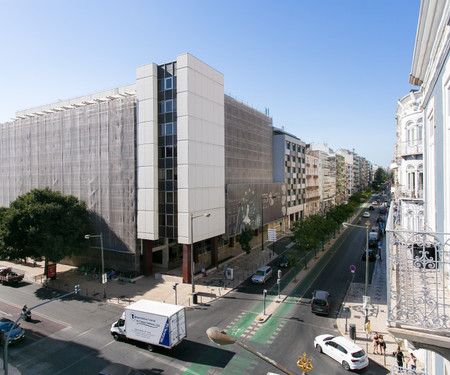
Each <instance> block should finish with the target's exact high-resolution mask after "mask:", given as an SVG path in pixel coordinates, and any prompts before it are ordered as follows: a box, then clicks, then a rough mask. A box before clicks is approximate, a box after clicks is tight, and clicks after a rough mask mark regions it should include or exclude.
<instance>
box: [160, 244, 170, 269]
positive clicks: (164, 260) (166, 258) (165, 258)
mask: <svg viewBox="0 0 450 375" xmlns="http://www.w3.org/2000/svg"><path fill="white" fill-rule="evenodd" d="M161 251H162V266H163V267H164V268H169V248H167V247H165V248H164V249H162V250H161Z"/></svg>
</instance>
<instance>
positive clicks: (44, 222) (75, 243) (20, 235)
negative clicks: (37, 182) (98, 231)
mask: <svg viewBox="0 0 450 375" xmlns="http://www.w3.org/2000/svg"><path fill="white" fill-rule="evenodd" d="M1 219H2V220H1V226H0V228H1V232H0V236H1V244H2V250H3V255H4V256H7V257H8V258H9V259H11V260H16V259H24V258H26V257H31V258H33V259H41V258H44V259H45V262H46V265H47V263H48V261H50V262H53V263H57V262H59V261H61V260H62V259H63V258H65V257H70V256H72V255H77V254H82V253H83V252H84V251H86V250H87V249H88V246H89V242H88V241H86V240H85V239H84V236H85V234H86V233H89V232H90V230H89V229H90V225H89V222H90V221H89V212H88V210H87V209H86V203H85V202H83V201H79V200H78V198H76V197H74V196H72V195H67V196H63V195H62V194H61V193H60V192H57V191H51V190H50V189H49V188H45V189H33V190H31V191H29V192H28V193H26V194H24V195H22V196H19V197H18V198H17V199H16V200H15V201H13V202H11V204H10V207H9V208H8V209H7V210H6V211H3V212H2V215H1ZM46 269H47V267H45V268H44V270H46Z"/></svg>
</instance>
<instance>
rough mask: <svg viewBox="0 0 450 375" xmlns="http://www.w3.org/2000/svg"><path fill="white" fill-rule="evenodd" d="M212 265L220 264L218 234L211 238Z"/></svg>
mask: <svg viewBox="0 0 450 375" xmlns="http://www.w3.org/2000/svg"><path fill="white" fill-rule="evenodd" d="M211 266H213V267H218V266H219V240H218V238H217V236H216V237H213V238H211Z"/></svg>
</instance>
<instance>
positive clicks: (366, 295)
mask: <svg viewBox="0 0 450 375" xmlns="http://www.w3.org/2000/svg"><path fill="white" fill-rule="evenodd" d="M364 224H365V226H363V225H356V224H350V223H342V225H343V226H344V227H355V228H362V229H365V230H366V278H365V288H364V294H365V296H364V297H366V298H367V297H368V296H369V226H370V221H369V220H367V221H366V222H365V223H364ZM364 300H365V299H364ZM364 302H365V305H366V316H365V321H364V324H365V323H367V320H368V319H369V307H368V304H367V301H366V300H365V301H364Z"/></svg>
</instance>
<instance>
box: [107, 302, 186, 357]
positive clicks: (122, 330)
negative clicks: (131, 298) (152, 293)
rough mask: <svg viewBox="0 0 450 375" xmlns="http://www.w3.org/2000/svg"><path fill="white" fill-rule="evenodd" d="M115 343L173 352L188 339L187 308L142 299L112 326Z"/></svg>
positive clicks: (128, 308) (126, 309) (131, 306)
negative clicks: (132, 342) (137, 343)
mask: <svg viewBox="0 0 450 375" xmlns="http://www.w3.org/2000/svg"><path fill="white" fill-rule="evenodd" d="M111 335H112V336H113V337H114V340H120V339H125V340H128V339H131V340H137V341H141V342H144V343H146V344H148V349H149V350H153V346H162V347H164V348H168V349H171V348H173V347H174V346H175V345H178V344H179V343H180V342H181V341H182V340H183V339H184V338H185V337H186V310H185V308H184V306H178V305H171V304H168V303H162V302H156V301H149V300H146V299H141V300H139V301H137V302H135V303H133V304H131V305H130V306H128V307H125V311H124V313H123V314H122V317H121V318H120V319H119V320H118V321H117V322H115V323H113V324H112V326H111Z"/></svg>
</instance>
